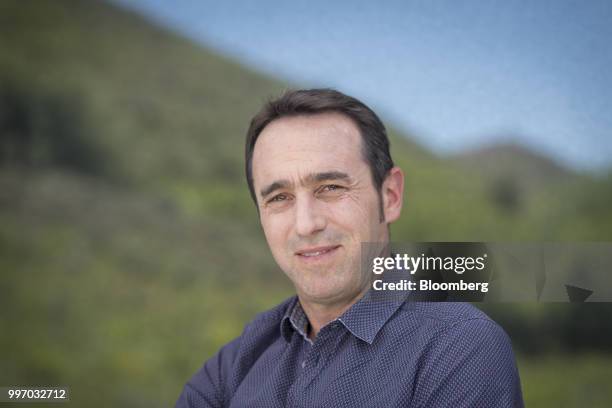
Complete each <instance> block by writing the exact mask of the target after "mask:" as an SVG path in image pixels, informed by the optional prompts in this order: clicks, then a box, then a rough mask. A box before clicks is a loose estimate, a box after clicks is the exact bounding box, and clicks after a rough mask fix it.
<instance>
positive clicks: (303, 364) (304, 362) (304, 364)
mask: <svg viewBox="0 0 612 408" xmlns="http://www.w3.org/2000/svg"><path fill="white" fill-rule="evenodd" d="M304 367H306V360H304V361H302V368H304Z"/></svg>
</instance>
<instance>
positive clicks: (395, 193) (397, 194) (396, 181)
mask: <svg viewBox="0 0 612 408" xmlns="http://www.w3.org/2000/svg"><path fill="white" fill-rule="evenodd" d="M381 194H382V199H383V211H384V214H385V222H386V223H388V224H389V223H392V222H393V221H396V220H397V219H398V218H399V217H400V214H401V212H402V205H403V203H404V173H403V172H402V169H400V168H399V167H393V168H392V169H391V170H389V173H388V174H387V177H386V178H385V181H384V182H383V185H382V191H381Z"/></svg>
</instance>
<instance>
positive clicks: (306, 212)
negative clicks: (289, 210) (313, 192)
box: [295, 196, 327, 237]
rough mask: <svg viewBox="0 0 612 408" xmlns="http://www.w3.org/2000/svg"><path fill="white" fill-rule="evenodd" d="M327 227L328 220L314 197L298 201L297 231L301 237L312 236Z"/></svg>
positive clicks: (296, 214) (296, 210)
mask: <svg viewBox="0 0 612 408" xmlns="http://www.w3.org/2000/svg"><path fill="white" fill-rule="evenodd" d="M326 226H327V220H326V218H325V216H324V214H323V213H322V211H321V208H319V205H318V203H317V201H316V200H315V198H314V197H310V196H302V197H299V198H298V199H297V200H296V204H295V231H296V233H297V234H298V235H299V236H302V237H307V236H310V235H312V234H315V233H317V232H319V231H322V230H324V229H325V227H326Z"/></svg>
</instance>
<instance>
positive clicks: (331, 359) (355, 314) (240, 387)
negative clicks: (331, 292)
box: [176, 294, 523, 408]
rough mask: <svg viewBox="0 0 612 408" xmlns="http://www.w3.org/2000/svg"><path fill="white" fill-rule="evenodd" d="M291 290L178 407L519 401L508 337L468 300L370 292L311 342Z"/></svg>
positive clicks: (188, 389) (200, 377)
mask: <svg viewBox="0 0 612 408" xmlns="http://www.w3.org/2000/svg"><path fill="white" fill-rule="evenodd" d="M308 324H309V323H308V318H307V316H306V314H305V313H304V311H303V309H302V307H301V305H300V303H299V301H298V299H297V297H292V298H290V299H288V300H286V301H285V302H283V303H282V304H280V305H279V306H277V307H275V308H274V309H271V310H269V311H267V312H264V313H262V314H260V315H258V316H257V317H256V318H255V319H254V320H253V321H252V322H251V323H249V324H248V325H247V326H246V327H245V329H244V331H243V333H242V335H241V336H240V337H238V338H237V339H235V340H233V341H231V342H230V343H228V344H227V345H225V346H224V347H223V348H222V349H221V350H220V351H219V352H218V353H217V354H216V355H215V356H214V357H213V358H211V359H210V360H208V361H207V362H206V363H205V364H204V366H203V367H202V368H201V369H200V371H198V372H197V373H196V374H195V375H194V376H193V377H192V378H191V380H190V381H189V382H188V383H187V384H186V385H185V387H184V389H183V392H182V393H181V395H180V397H179V399H178V401H177V402H176V407H177V408H186V407H192V408H204V407H338V408H343V407H346V408H354V407H453V408H460V407H487V408H494V407H522V406H523V400H522V395H521V387H520V380H519V375H518V371H517V368H516V364H515V360H514V355H513V352H512V347H511V344H510V340H509V338H508V336H507V335H506V333H505V332H504V331H503V330H502V329H501V328H500V327H499V326H498V325H497V324H496V323H495V322H493V321H492V320H491V319H490V318H489V317H488V316H486V315H485V314H484V313H483V312H481V311H480V310H478V309H477V308H475V307H473V306H472V305H470V304H467V303H436V302H410V301H403V300H376V299H374V298H372V297H369V296H368V294H366V296H364V297H363V298H362V299H361V300H359V301H358V302H357V303H355V304H354V305H353V306H352V307H351V308H349V309H348V310H347V311H346V312H345V313H344V314H343V315H342V316H340V317H339V318H338V319H336V320H334V321H332V322H330V323H329V324H327V325H326V326H324V327H323V328H321V330H320V332H319V333H318V335H317V337H316V338H315V339H314V341H311V340H310V339H309V338H308V336H307V333H308Z"/></svg>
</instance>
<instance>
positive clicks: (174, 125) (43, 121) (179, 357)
mask: <svg viewBox="0 0 612 408" xmlns="http://www.w3.org/2000/svg"><path fill="white" fill-rule="evenodd" d="M285 87H287V84H284V83H281V82H278V81H275V80H272V79H270V78H266V77H265V76H263V75H261V74H257V73H254V72H252V71H249V70H246V69H245V68H243V67H241V66H239V65H237V64H236V63H234V62H231V61H229V60H227V59H225V58H223V57H220V56H218V55H215V54H213V53H211V52H209V51H207V50H205V49H203V48H201V47H198V46H196V45H194V44H192V43H191V42H189V41H187V40H185V39H183V38H180V37H178V36H176V35H174V34H172V33H169V32H167V31H165V30H162V29H160V28H157V27H155V26H153V25H151V24H150V23H148V22H146V21H145V20H143V19H142V18H141V17H139V16H136V15H134V14H132V13H130V12H126V11H124V10H120V9H118V8H116V7H115V6H112V5H110V4H108V3H106V2H101V1H82V0H79V1H77V0H48V1H34V0H30V1H22V0H5V1H3V2H1V3H0V273H1V276H2V279H1V280H0V310H2V312H1V314H0V333H1V334H0V350H2V354H1V355H0V357H1V358H0V384H4V385H9V384H19V385H28V384H31V385H36V384H41V385H42V384H44V385H53V384H57V385H68V386H70V387H71V389H72V400H73V403H74V404H75V405H76V406H89V407H98V406H100V407H107V406H129V407H139V406H143V407H145V406H146V407H157V406H160V407H161V406H168V405H171V404H172V403H173V401H174V400H175V398H176V397H177V395H178V393H179V392H180V389H181V387H182V385H183V384H184V382H185V381H186V380H187V379H188V378H189V376H190V375H191V374H192V373H193V372H195V371H196V370H197V369H198V368H199V366H200V365H201V363H202V362H203V361H204V360H205V359H206V358H208V357H210V356H211V355H212V354H213V353H214V352H215V351H216V350H217V349H218V348H219V346H220V345H222V344H224V343H226V342H227V341H228V340H230V339H231V338H232V337H234V336H237V335H238V334H239V333H240V331H241V329H242V327H243V325H244V324H245V323H246V322H247V321H248V320H249V319H250V318H252V317H253V316H254V314H255V313H257V312H259V311H262V310H265V309H267V308H269V307H271V306H273V305H275V304H276V303H278V302H279V301H281V300H282V299H284V298H285V297H286V296H289V295H290V294H291V293H292V290H291V287H290V285H289V283H288V282H287V280H286V279H285V278H284V277H283V275H282V272H280V271H279V270H278V268H277V267H276V266H275V264H274V262H273V260H272V258H271V256H270V254H269V252H268V249H267V246H266V244H265V241H264V237H263V234H262V233H261V231H260V229H259V226H258V223H257V214H256V211H255V209H254V207H253V205H252V203H251V201H250V198H249V195H248V192H247V188H246V184H245V182H244V181H243V161H242V154H243V138H244V133H245V130H246V127H247V125H248V120H249V119H250V117H251V116H252V115H253V113H254V112H256V111H257V109H258V108H259V106H260V105H261V103H262V102H263V101H265V100H266V99H267V98H268V97H269V96H271V95H274V94H277V93H279V92H280V91H281V90H282V89H284V88H285ZM390 135H391V138H392V151H393V155H394V159H395V161H396V162H397V164H399V165H400V166H402V167H403V168H404V170H405V172H406V176H407V182H406V197H405V209H404V215H403V217H402V219H401V221H399V222H398V223H397V224H394V226H393V229H392V235H393V240H395V241H427V240H431V241H461V240H465V241H480V240H491V241H495V240H496V241H558V240H561V241H563V240H565V241H575V240H586V241H609V240H611V237H612V174H609V175H607V176H601V177H595V176H589V175H582V174H576V173H572V172H570V171H568V170H565V169H561V168H559V167H557V166H554V165H553V164H552V163H551V162H550V161H548V160H546V159H544V158H541V157H539V156H536V155H533V154H530V153H528V152H526V151H524V150H521V149H520V148H515V147H514V148H510V149H508V148H498V149H491V150H490V151H484V152H480V153H478V154H474V155H465V156H462V157H454V158H440V157H436V156H435V155H433V154H431V153H429V152H427V151H425V150H424V149H423V148H421V147H420V146H418V145H417V144H415V143H413V142H411V141H410V138H409V135H400V134H399V133H398V132H396V131H393V130H392V129H391V130H390ZM500 155H501V156H500ZM500 157H503V158H504V159H503V160H501V159H500ZM486 310H487V312H488V313H489V314H491V315H492V316H493V317H494V318H495V319H496V320H497V321H498V322H500V324H502V326H503V327H504V328H505V329H506V331H507V332H508V333H509V334H510V336H511V338H512V340H513V343H514V345H515V348H516V349H517V350H518V351H519V352H520V355H521V358H520V359H519V363H520V364H519V365H520V369H521V375H522V377H523V378H522V379H523V387H524V390H525V397H526V402H527V403H528V405H533V406H542V407H543V406H582V405H585V404H586V405H587V406H610V405H611V401H612V392H611V391H610V389H609V387H606V386H605V384H603V379H605V378H606V377H607V378H609V377H610V374H612V369H611V365H610V362H612V359H611V358H612V357H610V352H611V350H612V318H611V315H612V313H611V312H612V308H611V307H610V306H609V305H608V304H599V305H595V304H585V305H569V304H557V305H538V304H533V305H486ZM570 367H571V369H572V371H571V372H572V377H569V376H568V375H566V373H567V372H568V371H569V370H567V369H568V368H570ZM577 378H580V380H577ZM581 401H584V402H585V404H582V402H581Z"/></svg>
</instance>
